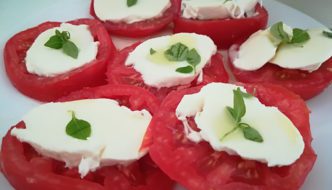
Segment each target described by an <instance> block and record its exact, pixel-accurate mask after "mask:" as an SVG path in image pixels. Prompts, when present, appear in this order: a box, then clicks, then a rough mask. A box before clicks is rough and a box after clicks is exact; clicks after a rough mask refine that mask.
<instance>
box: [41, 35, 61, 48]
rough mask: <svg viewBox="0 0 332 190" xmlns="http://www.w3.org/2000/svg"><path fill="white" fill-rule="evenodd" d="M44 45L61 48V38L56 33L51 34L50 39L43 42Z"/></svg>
mask: <svg viewBox="0 0 332 190" xmlns="http://www.w3.org/2000/svg"><path fill="white" fill-rule="evenodd" d="M44 46H46V47H49V48H52V49H61V48H62V46H63V41H62V38H61V37H60V36H58V35H55V36H51V37H50V39H49V40H48V41H47V42H46V43H45V44H44Z"/></svg>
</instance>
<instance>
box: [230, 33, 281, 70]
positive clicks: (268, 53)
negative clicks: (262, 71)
mask: <svg viewBox="0 0 332 190" xmlns="http://www.w3.org/2000/svg"><path fill="white" fill-rule="evenodd" d="M271 39H272V37H271V35H270V32H269V31H264V30H259V31H257V32H256V33H254V34H253V35H251V36H250V37H249V38H248V40H247V41H245V42H244V43H243V44H242V45H241V46H240V48H239V51H238V52H237V54H236V55H235V58H233V59H234V60H233V64H234V66H235V67H237V68H240V69H242V70H246V71H253V70H257V69H259V68H261V67H263V66H264V65H265V64H266V63H267V62H268V61H269V60H271V59H272V58H273V57H274V56H275V53H276V51H277V47H278V45H277V44H274V43H273V42H272V41H271Z"/></svg>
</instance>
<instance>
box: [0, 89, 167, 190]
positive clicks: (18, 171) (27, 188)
mask: <svg viewBox="0 0 332 190" xmlns="http://www.w3.org/2000/svg"><path fill="white" fill-rule="evenodd" d="M87 98H111V99H115V100H117V101H119V103H120V104H121V105H125V106H128V107H129V108H131V109H132V110H138V109H147V110H149V111H150V113H151V114H153V113H154V112H155V110H156V109H158V107H159V101H158V100H157V99H156V98H155V97H154V96H153V95H152V94H150V93H148V92H146V91H145V90H143V89H139V88H137V87H132V86H124V85H122V86H113V85H106V86H101V87H96V88H86V89H83V90H81V91H78V92H74V93H72V94H71V95H69V96H67V97H64V98H62V99H61V100H60V101H70V100H78V99H87ZM15 127H17V128H24V127H25V124H24V122H20V123H18V124H17V125H16V126H15ZM1 168H2V171H3V173H4V175H5V176H6V177H7V179H8V181H9V182H10V183H11V184H12V186H13V187H14V188H15V189H17V190H45V189H49V190H58V189H62V190H111V189H117V190H155V189H162V190H171V189H172V188H173V182H172V181H171V180H170V179H169V178H168V177H167V176H166V175H165V174H164V173H162V172H161V171H160V170H159V169H158V167H157V166H156V165H155V164H154V162H153V161H152V160H151V159H150V158H149V156H148V155H147V156H145V157H143V158H142V159H140V160H138V161H136V162H133V163H132V164H130V165H128V166H120V165H116V166H107V167H102V168H100V169H98V170H97V171H95V172H90V173H89V174H88V175H87V176H86V177H85V178H84V179H81V178H80V175H79V173H78V171H77V168H72V169H69V168H66V167H65V165H64V163H63V162H60V161H56V160H53V159H50V158H46V157H43V156H41V155H39V154H38V153H37V152H36V151H35V150H34V149H33V148H32V147H31V146H30V145H28V144H26V143H22V142H20V141H18V140H17V139H16V138H15V137H13V136H11V135H10V131H9V132H8V133H7V135H6V136H5V137H4V139H3V142H2V148H1Z"/></svg>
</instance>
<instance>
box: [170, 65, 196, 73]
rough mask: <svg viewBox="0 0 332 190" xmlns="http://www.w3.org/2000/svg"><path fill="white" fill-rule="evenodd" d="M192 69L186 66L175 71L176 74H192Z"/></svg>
mask: <svg viewBox="0 0 332 190" xmlns="http://www.w3.org/2000/svg"><path fill="white" fill-rule="evenodd" d="M193 70H194V69H193V67H192V66H190V65H189V66H186V67H179V68H177V69H176V70H175V71H176V72H178V73H191V72H193Z"/></svg>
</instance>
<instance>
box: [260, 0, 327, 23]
mask: <svg viewBox="0 0 332 190" xmlns="http://www.w3.org/2000/svg"><path fill="white" fill-rule="evenodd" d="M263 1H264V0H263ZM278 1H280V2H283V3H285V4H287V5H289V6H292V7H294V8H296V9H299V10H301V11H302V12H304V13H306V14H308V15H310V16H311V17H313V18H315V19H316V20H318V21H319V22H321V23H323V24H324V25H325V26H328V27H329V28H331V27H332V16H331V11H332V0H278Z"/></svg>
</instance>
